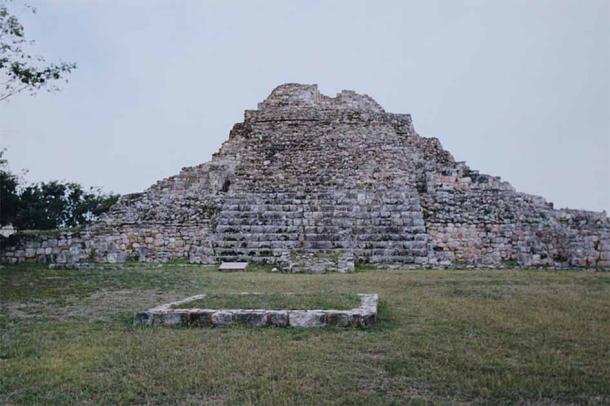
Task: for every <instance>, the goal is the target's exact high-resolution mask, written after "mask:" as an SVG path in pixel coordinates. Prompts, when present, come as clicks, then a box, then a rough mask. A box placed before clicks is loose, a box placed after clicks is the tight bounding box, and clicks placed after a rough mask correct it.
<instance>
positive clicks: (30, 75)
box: [0, 0, 76, 101]
mask: <svg viewBox="0 0 610 406" xmlns="http://www.w3.org/2000/svg"><path fill="white" fill-rule="evenodd" d="M9 2H10V0H8V1H7V0H0V86H1V87H0V101H2V100H6V99H8V98H9V97H11V96H14V95H16V94H17V93H20V92H22V91H30V92H32V93H35V92H36V91H37V90H40V89H42V88H45V89H47V90H49V91H54V90H58V89H59V88H58V86H57V82H58V81H60V80H62V79H63V80H66V75H67V74H68V73H70V72H72V70H74V69H76V64H75V63H66V62H60V63H57V64H55V63H51V64H48V63H47V62H46V61H45V59H44V58H43V57H40V56H33V55H31V54H30V53H29V52H28V51H27V50H26V46H27V45H29V44H32V43H33V41H28V40H27V39H26V38H25V32H24V28H23V25H22V24H21V23H20V22H19V19H18V18H17V16H15V15H14V14H13V13H12V12H11V11H10V10H9V8H8V6H7V4H9ZM26 7H27V6H26ZM27 8H28V9H29V10H31V11H32V12H33V13H35V12H36V9H34V8H33V7H27Z"/></svg>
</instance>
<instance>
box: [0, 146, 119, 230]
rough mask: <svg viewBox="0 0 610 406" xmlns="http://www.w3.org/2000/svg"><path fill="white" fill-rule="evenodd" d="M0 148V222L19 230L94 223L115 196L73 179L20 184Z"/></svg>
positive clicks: (109, 205)
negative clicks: (86, 186) (80, 183)
mask: <svg viewBox="0 0 610 406" xmlns="http://www.w3.org/2000/svg"><path fill="white" fill-rule="evenodd" d="M4 152H5V150H0V225H6V224H13V225H14V226H15V227H16V228H18V229H21V230H28V229H29V230H49V229H55V228H64V227H78V226H83V225H86V224H89V223H92V222H94V221H95V220H97V219H98V218H99V216H100V215H101V214H102V213H105V212H106V211H108V210H109V209H110V207H111V206H112V205H113V204H114V203H116V201H117V199H118V198H119V196H118V195H114V194H106V193H103V192H102V191H101V189H100V188H89V189H88V190H85V189H84V188H83V187H82V186H81V185H79V184H77V183H73V182H59V181H51V182H40V183H36V184H31V185H20V184H19V183H20V179H19V177H18V176H16V175H14V174H13V173H11V172H10V171H9V169H8V163H7V160H6V159H4V158H3V155H4Z"/></svg>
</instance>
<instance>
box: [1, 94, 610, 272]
mask: <svg viewBox="0 0 610 406" xmlns="http://www.w3.org/2000/svg"><path fill="white" fill-rule="evenodd" d="M38 243H39V246H37V247H35V248H34V249H35V250H36V254H35V256H36V257H37V258H38V259H39V260H46V261H54V262H59V263H72V262H87V261H90V262H92V261H95V262H116V261H124V260H128V259H137V260H140V261H159V260H160V261H166V260H173V259H179V258H183V259H186V260H188V261H190V262H198V263H212V262H218V261H250V262H268V263H276V264H278V266H280V267H282V268H283V269H285V270H287V271H293V272H299V271H309V272H322V271H327V270H338V271H349V270H352V269H353V268H354V264H357V263H371V264H375V265H378V266H384V267H400V268H409V267H425V266H428V267H456V266H460V267H461V266H490V267H514V266H547V267H597V268H600V267H601V268H604V267H608V266H610V220H609V219H608V217H607V216H606V214H605V213H596V212H588V211H578V210H568V209H562V210H556V209H554V208H553V205H552V204H551V203H547V202H546V201H545V200H544V199H543V198H541V197H538V196H532V195H527V194H524V193H519V192H516V191H515V190H514V188H513V187H511V185H510V184H508V183H506V182H503V181H501V180H500V178H498V177H494V176H489V175H484V174H480V173H478V172H477V171H474V170H471V169H470V168H469V167H468V166H467V165H466V164H464V163H463V162H456V161H455V160H454V158H453V157H452V156H451V154H450V153H449V152H447V151H445V150H444V149H443V148H442V147H441V144H440V142H439V141H438V140H437V139H435V138H424V137H421V136H419V135H418V134H417V133H416V132H415V130H414V128H413V124H412V121H411V116H410V115H408V114H393V113H387V112H385V111H384V110H383V108H382V107H381V106H380V105H379V104H377V103H376V102H375V100H373V99H372V98H370V97H368V96H366V95H359V94H357V93H355V92H352V91H342V92H341V93H339V94H337V96H336V97H328V96H325V95H322V94H320V92H319V91H318V88H317V86H316V85H302V84H285V85H281V86H279V87H277V88H276V89H275V90H273V92H272V93H271V95H270V96H269V97H268V98H267V99H266V100H264V101H263V102H262V103H260V104H259V105H258V108H257V110H248V111H246V112H245V118H244V121H243V122H242V123H238V124H236V125H235V126H234V127H233V129H232V130H231V132H230V135H229V139H228V140H227V141H226V142H225V143H224V144H223V145H222V146H221V148H220V150H219V151H218V152H217V153H216V154H215V155H214V156H213V159H212V160H211V161H210V162H208V163H205V164H202V165H199V166H195V167H189V168H184V169H183V170H182V171H181V172H180V173H179V174H178V175H176V176H173V177H170V178H167V179H164V180H161V181H159V182H157V183H156V184H155V185H153V186H152V187H150V188H149V189H147V190H146V191H144V192H143V193H138V194H132V195H126V196H123V197H122V198H121V199H120V200H119V202H118V203H117V204H116V205H115V206H114V207H113V208H112V209H111V211H110V212H109V213H108V214H107V215H106V216H105V217H104V218H103V219H102V221H100V222H99V223H98V224H95V225H93V226H91V227H89V228H88V229H86V230H84V231H82V232H80V233H76V234H72V235H63V236H60V237H57V238H56V240H55V241H50V240H45V241H38ZM45 244H46V247H45V251H44V252H45V254H44V257H43V258H40V255H42V254H40V252H41V251H40V248H42V246H43V245H45ZM49 244H51V245H53V247H51V248H52V249H51V250H50V253H48V252H49V250H48V249H46V248H48V246H49ZM58 246H61V247H63V248H58ZM74 247H76V248H74ZM31 249H32V248H30V250H31ZM19 250H21V251H20V252H24V251H25V250H27V246H22V247H17V248H16V249H15V250H13V251H10V250H9V251H10V252H6V253H5V256H6V255H8V256H9V257H10V258H13V259H15V258H16V260H20V259H19V258H21V257H28V256H27V255H25V254H22V255H21V257H20V256H19V255H17V254H16V252H17V251H19ZM30 253H31V251H30ZM11 255H12V257H11ZM10 258H9V259H10Z"/></svg>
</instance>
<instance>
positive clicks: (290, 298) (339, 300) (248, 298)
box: [172, 291, 360, 310]
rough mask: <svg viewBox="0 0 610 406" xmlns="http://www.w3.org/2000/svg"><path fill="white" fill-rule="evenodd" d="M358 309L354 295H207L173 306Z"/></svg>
mask: <svg viewBox="0 0 610 406" xmlns="http://www.w3.org/2000/svg"><path fill="white" fill-rule="evenodd" d="M358 306H360V297H359V296H358V295H357V294H355V293H351V294H348V293H335V292H328V293H327V292H323V291H322V292H316V293H293V292H287V293H279V292H274V293H261V294H235V293H233V294H227V293H210V294H208V295H206V297H205V298H203V299H197V300H193V301H189V302H187V303H181V304H179V305H174V306H172V308H175V309H266V310H282V309H285V310H307V309H319V310H330V309H333V310H351V309H353V308H355V307H358Z"/></svg>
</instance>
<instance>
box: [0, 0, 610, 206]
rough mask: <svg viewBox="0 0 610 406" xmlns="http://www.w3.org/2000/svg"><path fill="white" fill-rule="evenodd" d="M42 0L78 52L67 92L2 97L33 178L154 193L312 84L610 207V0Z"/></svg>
mask: <svg viewBox="0 0 610 406" xmlns="http://www.w3.org/2000/svg"><path fill="white" fill-rule="evenodd" d="M29 3H32V4H34V5H35V6H36V7H37V8H38V13H37V14H36V15H34V16H30V15H28V13H27V12H26V11H23V12H22V13H20V14H21V15H22V16H23V19H24V22H25V23H26V29H27V33H28V35H29V37H30V38H32V39H36V41H37V44H36V49H37V50H38V51H39V53H40V54H43V55H45V56H47V57H48V59H50V60H54V59H60V58H61V59H64V60H67V61H75V62H77V64H78V70H77V71H76V72H75V73H74V74H73V75H72V76H71V79H70V83H68V84H67V85H65V86H64V90H63V91H62V92H61V93H57V94H44V93H41V94H39V95H37V96H35V97H29V96H27V95H23V96H21V95H20V96H18V97H15V98H13V99H12V100H11V101H10V102H9V103H3V104H0V147H1V146H6V147H8V152H7V155H6V156H7V158H8V159H9V162H10V164H11V168H12V169H13V170H15V171H18V170H20V169H22V168H28V169H29V170H30V172H29V175H28V179H29V180H31V181H40V180H50V179H65V180H71V181H77V182H80V183H82V184H84V185H86V186H102V187H103V188H104V189H105V190H106V191H114V192H119V193H127V192H137V191H141V190H143V189H145V188H147V187H148V186H149V185H151V184H152V183H154V182H155V181H156V180H158V179H160V178H162V177H166V176H170V175H173V174H175V173H177V172H178V171H179V170H180V168H181V167H183V166H190V165H195V164H198V163H202V162H205V161H207V160H208V159H209V158H210V156H211V154H212V153H213V152H215V151H216V150H217V149H218V147H219V146H220V144H221V143H222V142H223V141H224V140H225V139H226V138H227V137H228V134H229V130H230V129H231V127H232V125H233V123H235V122H238V121H241V120H242V118H243V110H244V109H252V108H255V107H256V103H257V102H259V101H261V100H262V99H264V98H265V97H266V96H267V95H268V94H269V92H270V91H271V90H272V89H273V88H274V87H275V86H277V85H279V84H281V83H285V82H301V83H318V84H319V87H320V90H321V91H322V92H323V93H325V94H329V95H334V94H335V93H336V92H338V91H340V90H341V89H352V90H355V91H357V92H359V93H366V94H368V95H370V96H372V97H373V98H375V99H376V100H377V101H378V102H379V103H380V104H381V105H382V106H383V107H384V108H385V109H386V110H387V111H390V112H395V113H411V114H412V115H413V119H414V123H415V127H416V129H417V130H418V132H419V133H420V134H421V135H423V136H427V137H438V138H439V139H440V140H441V142H442V144H443V146H444V147H445V148H446V149H448V150H449V151H450V152H451V153H452V154H453V155H454V157H455V158H456V159H458V160H463V161H466V162H467V163H468V164H469V165H470V166H471V167H472V168H473V169H477V170H480V171H481V172H484V173H489V174H492V175H497V176H502V178H503V179H505V180H508V181H509V182H511V183H512V184H513V185H514V186H515V187H516V188H517V189H518V190H520V191H523V192H528V193H534V194H539V195H542V196H544V197H546V198H547V199H548V200H550V201H553V202H554V203H555V204H556V206H558V207H566V206H568V207H572V208H587V209H592V210H602V209H605V210H607V211H610V0H573V1H566V0H536V1H532V0H480V1H475V0H464V1H458V0H446V1H430V0H421V1H354V0H349V1H348V0H346V1H312V0H306V1H305V0H303V1H253V0H243V1H227V0H222V1H220V0H218V1H195V0H192V1H180V2H176V1H156V0H139V1H109V0H104V1H101V0H100V1H84V0H83V1H76V0H73V1H69V0H64V1H31V0H29ZM13 4H15V3H13Z"/></svg>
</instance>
